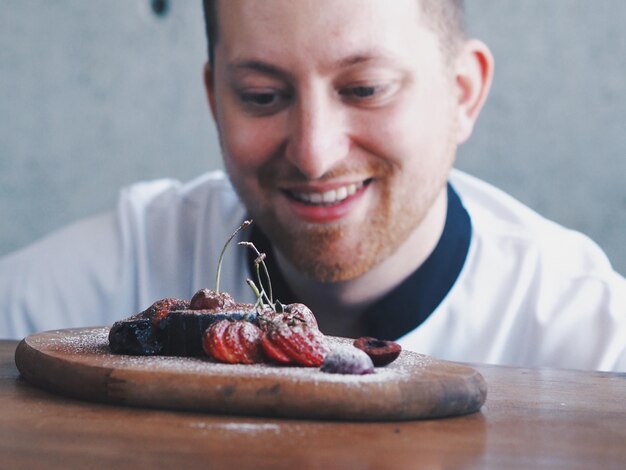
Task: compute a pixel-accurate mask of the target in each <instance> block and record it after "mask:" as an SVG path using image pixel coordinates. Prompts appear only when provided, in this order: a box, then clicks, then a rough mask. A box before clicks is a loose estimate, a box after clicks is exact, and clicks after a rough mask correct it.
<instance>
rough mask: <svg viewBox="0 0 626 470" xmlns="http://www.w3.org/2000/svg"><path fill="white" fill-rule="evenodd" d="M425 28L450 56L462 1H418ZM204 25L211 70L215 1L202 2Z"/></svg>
mask: <svg viewBox="0 0 626 470" xmlns="http://www.w3.org/2000/svg"><path fill="white" fill-rule="evenodd" d="M418 2H419V4H420V7H421V9H422V11H423V12H424V18H425V19H426V26H427V27H429V28H431V29H432V30H433V31H434V32H435V33H437V34H438V35H439V38H440V40H441V47H442V49H443V51H444V53H446V55H452V54H453V53H454V51H456V48H457V46H458V44H459V43H460V41H461V40H462V39H463V38H464V37H465V5H464V3H465V2H464V0H418ZM202 3H203V6H204V23H205V27H206V36H207V41H208V49H209V51H208V52H209V64H210V65H211V68H213V64H214V61H215V44H216V43H217V39H218V24H217V0H203V1H202Z"/></svg>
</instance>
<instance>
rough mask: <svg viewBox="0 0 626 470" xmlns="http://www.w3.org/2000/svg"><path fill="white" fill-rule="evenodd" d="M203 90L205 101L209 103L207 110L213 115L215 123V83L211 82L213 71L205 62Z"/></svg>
mask: <svg viewBox="0 0 626 470" xmlns="http://www.w3.org/2000/svg"><path fill="white" fill-rule="evenodd" d="M204 89H205V90H206V96H207V100H208V102H209V108H210V109H211V114H212V115H213V120H214V121H216V122H217V113H216V109H217V108H216V107H215V83H214V82H213V71H212V70H211V66H210V65H209V63H208V62H207V63H206V64H204Z"/></svg>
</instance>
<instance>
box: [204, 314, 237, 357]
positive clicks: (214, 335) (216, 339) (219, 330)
mask: <svg viewBox="0 0 626 470" xmlns="http://www.w3.org/2000/svg"><path fill="white" fill-rule="evenodd" d="M228 325H230V321H229V320H220V321H218V322H215V323H213V324H212V325H211V326H209V327H208V328H207V329H206V331H205V332H204V335H203V339H202V347H203V349H204V352H205V353H207V355H209V356H210V357H212V358H213V359H215V360H216V361H220V362H228V359H227V357H228V355H227V353H226V352H225V351H226V346H225V344H224V332H225V331H226V328H228Z"/></svg>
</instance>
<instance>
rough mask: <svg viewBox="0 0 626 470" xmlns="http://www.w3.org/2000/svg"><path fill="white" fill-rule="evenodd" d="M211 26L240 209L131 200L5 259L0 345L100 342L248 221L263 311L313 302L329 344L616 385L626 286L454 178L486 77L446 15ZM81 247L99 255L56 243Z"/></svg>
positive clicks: (238, 2) (234, 14) (454, 17)
mask: <svg viewBox="0 0 626 470" xmlns="http://www.w3.org/2000/svg"><path fill="white" fill-rule="evenodd" d="M205 8H206V11H207V19H208V21H207V25H208V35H209V37H210V38H211V41H210V47H209V58H210V59H209V64H208V65H207V68H206V70H205V82H206V88H207V93H208V99H209V104H210V108H211V111H212V113H213V116H214V118H215V121H216V123H217V127H218V131H219V135H220V142H221V146H222V151H223V156H224V162H225V166H226V168H227V171H228V174H229V177H230V180H231V181H232V184H233V186H234V188H235V190H236V193H237V197H236V196H235V195H234V193H233V191H232V189H231V187H230V186H229V184H228V183H227V182H226V181H225V180H224V178H222V177H221V176H220V175H217V174H212V175H208V176H204V177H201V178H199V179H198V180H197V181H195V182H193V183H191V184H190V185H187V186H182V187H181V186H180V185H177V184H174V183H172V182H166V181H165V182H164V181H162V182H156V183H146V184H143V185H138V186H134V187H133V188H131V189H129V190H128V191H127V192H126V193H125V194H124V195H123V196H122V198H121V202H120V207H119V208H118V212H117V215H116V218H112V216H110V215H109V216H103V217H101V218H98V219H95V220H92V221H90V222H88V223H82V224H79V226H76V227H74V228H70V229H69V230H68V231H66V232H65V233H63V234H60V235H57V236H56V237H53V238H52V239H49V240H47V241H45V242H43V243H42V244H40V245H39V246H36V247H34V248H32V249H30V250H29V251H27V252H26V253H24V254H21V255H16V256H14V257H12V258H10V259H9V260H7V261H5V262H4V265H3V266H2V267H0V286H2V285H9V284H12V287H11V288H5V289H4V290H2V291H0V294H4V295H2V298H4V299H5V300H4V302H5V305H7V307H6V308H4V311H8V312H12V313H13V315H11V316H10V318H6V319H5V320H4V321H5V324H8V326H7V327H5V328H7V330H8V331H12V332H24V331H27V330H28V329H42V328H44V327H49V326H52V325H54V324H55V322H58V321H59V320H58V319H59V318H61V319H63V321H64V322H65V323H66V325H65V326H70V325H73V324H84V323H85V322H87V321H91V322H93V323H96V324H107V323H110V322H111V321H113V320H115V319H118V318H120V317H123V316H127V315H129V314H130V313H132V312H133V311H137V310H139V309H141V308H144V307H145V306H146V305H148V304H149V303H151V302H152V301H153V300H156V298H159V297H165V296H177V297H189V296H190V295H191V293H192V292H193V290H195V289H196V288H199V287H203V286H206V285H207V284H208V279H209V278H210V276H209V273H210V271H211V270H212V268H213V267H214V266H215V265H216V264H217V260H216V256H217V254H218V252H219V246H220V243H221V241H223V240H225V239H226V238H227V236H228V233H229V232H230V231H232V229H233V228H234V227H236V226H237V225H238V224H239V222H240V221H241V220H243V219H244V217H246V216H251V217H252V218H253V219H254V220H255V221H256V225H255V227H256V229H255V230H254V231H253V232H251V233H245V234H243V235H242V236H243V238H251V239H252V240H253V241H254V242H255V244H256V245H257V246H259V247H260V248H261V249H262V251H264V252H266V253H267V254H268V263H269V264H270V271H271V273H272V277H273V281H274V287H275V292H276V297H277V298H279V299H280V300H282V301H283V302H292V301H300V302H303V303H306V304H307V305H309V306H310V307H311V308H312V310H313V311H314V312H315V314H316V316H317V318H318V321H319V324H320V328H321V330H322V331H324V332H325V333H327V334H335V335H342V336H361V335H370V336H377V337H382V338H391V339H397V340H398V341H400V342H401V343H402V344H403V345H404V346H405V347H408V348H411V349H415V350H418V351H421V352H424V353H427V354H432V355H435V356H438V357H441V358H445V359H452V360H461V361H475V362H493V363H501V364H517V365H524V366H556V367H574V368H587V369H605V370H626V344H625V338H626V319H625V315H624V311H625V308H626V298H625V295H626V281H625V280H624V279H623V278H621V277H620V276H619V275H617V274H616V273H615V272H613V271H612V269H611V267H610V264H609V263H608V261H607V260H606V258H605V257H604V255H603V254H602V252H601V251H600V250H599V249H598V248H597V247H596V246H595V245H594V244H593V243H592V242H590V241H589V240H588V239H586V238H585V237H583V236H582V235H580V234H576V233H572V232H569V231H566V230H565V229H563V228H561V227H558V226H556V225H555V224H553V223H551V222H548V221H546V220H544V219H542V218H541V217H540V216H538V215H537V214H535V213H533V212H532V211H530V210H529V209H527V208H525V207H523V206H522V205H520V204H519V203H517V202H516V201H514V200H512V199H510V198H509V197H508V196H506V195H504V194H502V193H501V192H499V191H498V190H496V189H494V188H492V187H490V186H488V185H486V184H485V183H482V182H480V181H477V180H475V179H473V178H471V177H469V176H468V175H464V174H462V173H460V172H457V171H454V170H452V165H453V162H454V157H455V153H456V147H457V145H459V144H461V143H462V142H464V141H465V140H466V139H467V138H468V137H469V136H470V134H471V132H472V128H473V124H474V122H475V121H476V119H477V117H478V114H479V112H480V109H481V107H482V104H483V102H484V100H485V98H486V96H487V93H488V90H489V85H490V82H491V78H492V74H493V59H492V57H491V54H490V52H489V49H488V48H487V47H486V46H485V45H484V44H483V43H481V42H480V41H477V40H470V39H467V38H465V36H464V32H463V29H462V20H461V16H462V15H461V13H462V5H461V2H460V1H453V0H448V1H441V0H394V2H386V1H383V0H316V1H305V0H301V1H296V2H294V1H290V0H262V1H260V0H258V1H257V0H229V1H217V2H213V1H205ZM242 203H243V204H242ZM85 232H89V233H92V234H96V233H97V236H98V237H99V239H98V240H97V241H93V240H90V243H91V246H89V245H86V244H85V242H84V241H83V242H81V243H78V242H76V243H73V244H71V245H70V242H69V241H68V240H79V239H80V240H84V234H85ZM67 246H75V247H76V249H80V250H84V252H82V253H80V256H76V255H75V254H74V253H68V254H67V255H63V252H62V250H63V249H65V248H66V247H67ZM232 251H233V252H232V253H231V254H230V258H229V259H228V261H227V266H226V267H225V269H224V270H225V272H227V273H229V278H228V279H227V281H226V282H225V283H224V288H225V290H229V291H230V292H231V293H233V294H234V295H235V297H237V298H240V299H242V300H245V298H246V297H247V298H249V296H250V294H249V292H247V290H246V289H247V287H246V286H245V283H244V282H243V280H244V279H245V277H249V271H250V266H249V265H250V260H249V259H247V258H246V257H245V253H243V252H242V250H241V249H238V250H237V249H234V248H233V249H232ZM49 256H53V259H48V260H46V259H44V260H43V262H41V263H39V266H42V269H37V270H35V269H33V267H32V266H33V261H32V260H38V261H40V260H41V258H42V257H49ZM28 259H30V260H31V261H30V262H28V261H27V260H28ZM68 259H71V262H68ZM60 264H62V265H63V266H67V265H68V264H69V265H70V266H71V269H67V270H64V279H63V280H58V274H56V273H55V267H56V268H58V266H59V265H60ZM9 272H10V273H11V279H10V280H6V279H7V278H8V277H9V275H8V274H3V273H9ZM2 276H4V278H2ZM16 279H17V280H16ZM50 279H55V280H56V283H57V285H52V286H51V281H50ZM68 286H73V289H72V288H68ZM19 287H21V289H20V288H19ZM0 289H1V288H0ZM42 291H43V292H42ZM16 292H19V294H17V293H16ZM59 312H61V314H59ZM46 315H50V318H49V319H50V321H49V322H46V321H45V320H46Z"/></svg>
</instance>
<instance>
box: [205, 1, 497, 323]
mask: <svg viewBox="0 0 626 470" xmlns="http://www.w3.org/2000/svg"><path fill="white" fill-rule="evenodd" d="M424 3H425V4H426V5H424V6H425V7H426V9H424V8H421V4H420V2H417V1H415V0H402V1H394V2H384V1H374V2H363V1H360V0H355V1H343V2H336V1H315V2H306V1H298V2H288V1H283V2H280V1H279V2H274V1H270V2H265V1H249V0H244V1H229V2H222V3H219V4H216V3H215V2H206V5H207V11H208V14H209V18H214V22H213V23H212V28H210V29H209V36H211V39H212V42H211V43H210V44H211V45H210V47H211V52H210V54H209V55H210V57H211V63H210V64H209V67H208V68H207V70H206V83H207V89H208V93H209V98H210V103H211V109H212V111H213V115H214V116H215V119H216V122H217V126H218V129H219V132H220V136H221V143H222V150H223V153H224V161H225V163H226V167H227V169H228V173H229V175H230V177H231V179H232V181H233V183H234V186H235V188H236V189H237V191H238V194H239V195H240V197H241V198H242V200H243V202H244V203H245V205H246V207H247V208H248V210H249V212H250V214H251V215H252V217H253V218H254V219H255V220H256V221H257V222H258V224H259V225H260V226H261V228H262V230H263V232H265V233H266V234H267V236H268V237H269V238H270V240H271V241H272V246H273V248H275V255H276V258H277V260H278V263H279V266H280V269H281V271H282V272H283V273H285V274H287V275H288V277H289V279H290V283H289V284H290V287H291V289H292V290H293V291H294V294H295V295H296V296H297V297H298V298H301V299H303V300H305V301H306V302H307V303H308V304H309V305H311V306H313V307H314V310H315V311H317V312H319V313H318V315H320V316H322V318H321V319H320V320H321V323H322V324H323V325H325V326H326V329H327V330H329V331H333V332H336V333H341V332H343V333H344V334H345V332H346V330H347V329H349V328H352V329H353V330H354V331H353V332H356V331H358V330H361V331H365V330H366V328H365V325H364V324H363V318H362V313H363V311H364V308H365V307H367V306H368V305H369V304H371V303H372V302H373V301H375V300H377V299H379V298H380V297H381V296H383V295H384V294H386V293H387V292H389V291H390V290H391V289H393V288H394V287H396V286H397V285H399V284H400V283H401V282H402V281H403V280H404V279H406V278H407V277H408V276H409V275H410V274H411V273H412V272H413V271H415V270H416V269H417V268H418V267H419V266H420V265H421V264H422V263H423V262H424V260H425V259H426V258H427V256H428V255H429V254H430V253H431V252H432V251H433V249H434V247H435V246H436V244H437V242H438V240H439V239H440V237H441V233H442V230H443V227H444V223H445V219H446V207H447V186H446V182H447V178H448V174H449V171H450V168H451V166H452V163H453V160H454V155H455V152H456V146H457V145H458V144H459V143H460V142H462V141H463V140H465V139H466V138H467V137H468V136H469V134H470V132H471V127H472V124H473V122H474V120H475V119H476V117H477V114H478V111H479V109H480V106H481V104H482V101H483V99H484V97H485V95H486V93H487V89H488V86H489V81H490V78H491V73H492V65H491V64H492V59H491V56H490V54H489V51H488V49H487V48H486V47H485V46H484V45H483V44H482V43H480V42H478V41H463V38H462V24H461V23H460V12H459V11H458V9H459V8H460V5H459V2H443V4H442V2H424ZM444 4H445V5H444ZM442 5H443V6H442ZM446 20H447V21H446ZM208 24H211V22H208Z"/></svg>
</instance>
